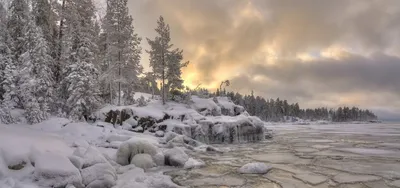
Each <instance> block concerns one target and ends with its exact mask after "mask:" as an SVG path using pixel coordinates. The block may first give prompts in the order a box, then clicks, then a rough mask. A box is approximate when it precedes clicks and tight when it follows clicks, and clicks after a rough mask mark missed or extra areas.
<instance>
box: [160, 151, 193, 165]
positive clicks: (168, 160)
mask: <svg viewBox="0 0 400 188" xmlns="http://www.w3.org/2000/svg"><path fill="white" fill-rule="evenodd" d="M164 155H165V164H166V165H169V166H180V167H183V166H185V163H186V162H187V161H188V160H189V156H188V155H187V154H186V153H185V152H184V151H183V150H182V149H180V148H172V149H168V150H166V151H164Z"/></svg>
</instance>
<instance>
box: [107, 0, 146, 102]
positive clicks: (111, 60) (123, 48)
mask: <svg viewBox="0 0 400 188" xmlns="http://www.w3.org/2000/svg"><path fill="white" fill-rule="evenodd" d="M102 27H103V30H104V33H103V35H102V36H103V37H104V39H103V41H102V43H104V44H105V45H104V48H103V51H104V52H105V56H103V61H102V62H103V66H102V67H103V70H104V73H103V80H105V81H106V82H103V83H108V84H109V85H110V87H109V90H110V91H109V92H110V95H112V94H113V90H114V88H113V87H111V86H112V85H113V82H117V85H118V88H117V95H118V105H121V97H122V93H123V94H124V96H123V97H124V99H125V101H126V102H127V103H128V104H130V103H132V99H133V97H132V95H133V92H134V91H133V88H134V86H135V85H137V84H138V76H139V75H140V74H142V72H143V68H142V66H141V64H140V54H141V50H142V49H141V47H140V42H141V38H140V37H139V36H138V35H137V34H136V33H135V29H134V27H133V19H132V16H130V15H129V10H128V5H127V0H107V11H106V15H105V17H104V19H103V24H102ZM103 88H107V87H105V86H103ZM103 90H104V89H103Z"/></svg>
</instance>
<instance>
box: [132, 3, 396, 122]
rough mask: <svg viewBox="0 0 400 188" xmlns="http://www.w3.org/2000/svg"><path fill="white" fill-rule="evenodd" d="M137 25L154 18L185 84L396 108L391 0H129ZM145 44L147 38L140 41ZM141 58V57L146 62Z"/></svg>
mask: <svg viewBox="0 0 400 188" xmlns="http://www.w3.org/2000/svg"><path fill="white" fill-rule="evenodd" d="M129 6H130V9H131V13H132V15H133V17H134V19H135V27H136V28H137V31H138V33H139V34H140V35H141V36H142V37H153V36H154V27H155V25H156V20H157V18H158V16H160V15H163V16H164V17H165V19H166V21H167V22H168V23H169V24H170V26H171V32H172V33H171V36H172V40H173V42H174V44H175V45H176V47H179V48H182V49H184V55H185V59H186V60H190V61H191V64H190V66H189V67H188V68H186V69H185V70H184V78H185V79H186V84H188V85H197V84H200V83H201V84H202V85H203V86H206V87H209V88H210V89H212V88H216V87H217V85H218V83H219V82H220V81H221V80H224V79H231V80H232V87H231V89H233V90H235V91H236V90H237V91H240V92H243V93H250V91H251V90H254V91H255V93H256V94H259V95H262V96H264V97H267V98H270V97H281V98H285V99H288V100H289V101H291V102H299V103H300V104H302V106H306V107H316V106H327V107H334V106H337V105H339V104H344V103H345V104H348V105H357V106H360V107H368V108H373V109H377V111H379V112H381V114H387V116H390V117H393V116H397V115H398V112H399V111H400V104H399V102H397V101H400V96H399V91H400V84H399V82H398V81H399V80H400V59H399V57H400V1H398V0H363V1H358V0H334V1H331V0H301V1H299V0H131V1H129ZM143 47H144V48H147V44H145V42H144V43H143ZM147 59H148V56H147V55H146V54H144V55H143V62H144V63H147V62H148V60H147Z"/></svg>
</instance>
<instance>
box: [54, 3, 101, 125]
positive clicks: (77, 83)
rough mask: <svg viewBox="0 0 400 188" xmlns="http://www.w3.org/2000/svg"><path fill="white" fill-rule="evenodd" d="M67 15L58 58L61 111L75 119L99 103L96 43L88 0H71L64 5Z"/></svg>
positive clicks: (90, 111)
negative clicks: (60, 77) (62, 65)
mask: <svg viewBox="0 0 400 188" xmlns="http://www.w3.org/2000/svg"><path fill="white" fill-rule="evenodd" d="M65 6H66V7H67V8H68V10H71V11H72V12H71V14H73V15H69V16H68V17H65V30H64V32H65V33H64V36H63V38H62V41H63V43H62V44H63V48H62V49H63V51H62V54H61V56H62V60H63V61H64V62H63V63H64V64H65V68H64V72H63V80H62V84H61V85H62V89H61V91H62V92H63V95H62V96H63V99H64V103H65V106H64V110H65V111H66V112H67V113H68V115H69V117H70V118H71V119H74V120H79V119H81V117H82V116H83V115H90V114H91V113H92V112H93V111H94V110H95V109H96V108H97V106H98V105H99V103H100V100H99V97H98V94H99V90H98V81H97V78H98V70H97V68H96V66H95V63H94V60H95V54H94V51H95V50H96V48H97V46H96V43H95V40H94V38H93V35H92V34H93V33H94V28H95V24H94V22H93V20H94V17H95V7H94V4H93V2H92V0H71V1H68V4H67V5H65ZM74 13H75V14H74Z"/></svg>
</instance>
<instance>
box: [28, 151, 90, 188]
mask: <svg viewBox="0 0 400 188" xmlns="http://www.w3.org/2000/svg"><path fill="white" fill-rule="evenodd" d="M34 176H35V179H36V180H37V181H38V184H39V185H41V186H50V187H63V186H66V185H68V184H72V185H75V186H76V187H80V186H81V184H82V177H81V174H80V172H79V170H78V169H77V168H76V167H75V166H74V165H73V164H72V163H71V161H70V160H69V159H68V157H66V156H63V155H59V154H56V153H50V152H46V153H42V154H41V155H40V156H39V157H38V158H37V160H36V161H35V171H34Z"/></svg>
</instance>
